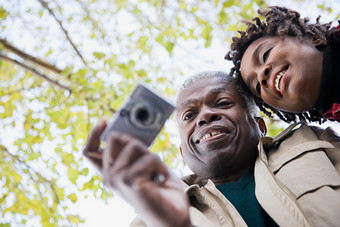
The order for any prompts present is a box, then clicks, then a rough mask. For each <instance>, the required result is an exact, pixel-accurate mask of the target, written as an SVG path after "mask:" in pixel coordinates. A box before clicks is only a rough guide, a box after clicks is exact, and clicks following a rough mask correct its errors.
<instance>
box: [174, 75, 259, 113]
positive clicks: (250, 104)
mask: <svg viewBox="0 0 340 227" xmlns="http://www.w3.org/2000/svg"><path fill="white" fill-rule="evenodd" d="M206 78H224V79H226V80H227V81H228V82H230V83H233V84H234V85H235V86H236V88H237V90H238V91H239V92H240V94H241V95H242V96H243V99H244V101H245V103H246V105H247V108H248V111H249V112H250V113H251V115H252V116H253V117H258V116H259V108H258V107H257V106H256V104H255V101H254V98H253V95H251V94H250V93H249V91H248V90H247V89H246V88H245V87H244V85H243V84H244V83H241V82H240V81H238V80H237V79H236V78H234V77H232V76H230V75H229V74H228V73H225V72H221V71H203V72H199V73H196V74H194V75H193V76H191V77H190V78H189V79H187V80H186V81H184V83H183V84H182V86H181V87H180V88H179V89H178V92H177V95H176V104H178V98H179V96H180V95H181V94H182V92H183V91H184V90H186V89H187V88H188V87H190V86H191V85H192V84H193V83H195V82H197V81H199V80H201V79H206Z"/></svg>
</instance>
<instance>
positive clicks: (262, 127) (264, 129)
mask: <svg viewBox="0 0 340 227" xmlns="http://www.w3.org/2000/svg"><path fill="white" fill-rule="evenodd" d="M257 124H258V126H259V128H260V131H261V135H262V136H265V135H266V134H267V126H266V123H265V122H264V120H263V118H262V117H258V118H257Z"/></svg>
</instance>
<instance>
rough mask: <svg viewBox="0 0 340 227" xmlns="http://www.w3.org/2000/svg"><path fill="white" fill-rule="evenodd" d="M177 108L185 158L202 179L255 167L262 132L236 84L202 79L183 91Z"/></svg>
mask: <svg viewBox="0 0 340 227" xmlns="http://www.w3.org/2000/svg"><path fill="white" fill-rule="evenodd" d="M177 105H178V109H177V112H176V114H177V123H178V126H179V131H180V136H181V149H182V155H183V158H184V160H185V162H186V163H187V164H188V166H189V168H190V169H191V170H192V171H193V172H194V173H195V174H197V175H198V176H199V177H201V179H204V178H213V177H219V175H221V176H224V175H225V174H231V173H232V172H233V171H234V172H237V171H239V169H242V168H244V167H245V166H248V167H249V166H250V165H252V164H254V161H255V158H256V156H257V148H256V147H257V144H258V141H259V137H260V133H259V129H258V126H257V122H256V120H255V119H254V118H253V117H252V116H251V114H250V113H249V112H248V110H247V108H246V103H245V101H244V99H243V96H242V95H241V94H240V93H239V91H238V90H237V89H236V87H235V85H234V84H232V83H230V82H229V83H228V82H227V81H226V79H224V78H217V77H215V78H204V79H200V80H198V81H196V82H194V83H193V84H192V85H190V86H189V87H188V88H186V89H185V90H184V91H183V92H182V94H181V95H180V96H179V98H178V102H177Z"/></svg>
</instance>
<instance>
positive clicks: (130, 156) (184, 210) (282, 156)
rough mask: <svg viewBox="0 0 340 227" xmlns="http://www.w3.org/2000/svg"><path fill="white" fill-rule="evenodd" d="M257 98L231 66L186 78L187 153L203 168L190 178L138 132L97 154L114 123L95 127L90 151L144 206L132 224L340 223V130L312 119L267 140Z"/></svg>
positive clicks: (182, 95) (183, 123)
mask: <svg viewBox="0 0 340 227" xmlns="http://www.w3.org/2000/svg"><path fill="white" fill-rule="evenodd" d="M247 97H248V96H247V95H246V93H245V92H244V91H243V89H242V87H240V86H239V85H238V83H236V81H235V80H234V79H233V78H232V77H230V76H228V75H227V74H225V73H222V72H203V73H199V74H198V75H196V76H194V77H193V78H192V79H190V80H189V81H187V82H186V83H184V85H183V87H182V89H181V90H180V91H179V94H178V98H177V106H178V109H177V110H176V119H177V124H178V127H179V132H180V136H181V149H180V151H181V154H182V156H183V158H184V161H185V162H186V163H187V164H188V166H189V168H190V169H191V170H192V171H193V172H194V174H193V175H191V176H187V177H185V178H183V182H185V183H183V182H181V181H180V180H179V179H178V178H177V177H175V176H174V175H173V174H171V172H170V171H169V170H168V169H167V168H166V166H165V165H164V164H162V162H161V161H160V160H159V158H157V157H156V156H155V155H153V154H151V153H150V152H148V150H147V147H146V146H145V145H144V144H143V143H142V142H140V141H138V140H137V139H134V138H132V137H131V136H128V135H121V134H118V133H112V134H111V135H110V137H109V140H108V143H107V145H106V147H105V150H104V151H103V157H102V158H101V157H98V158H97V156H98V145H99V135H100V134H101V132H102V131H103V130H104V128H105V122H103V123H101V124H100V125H99V126H97V127H96V128H95V129H94V130H93V132H92V133H91V135H90V137H89V140H88V143H87V146H86V147H85V150H84V155H85V156H87V157H88V158H89V159H90V160H91V161H92V162H93V163H94V164H95V165H96V166H97V167H98V169H99V170H101V172H102V174H103V178H104V184H105V185H107V186H108V187H110V188H111V189H113V190H115V191H116V192H117V193H118V194H120V195H121V196H122V197H123V198H124V199H125V200H126V201H127V202H129V203H130V204H131V205H132V206H133V207H134V208H135V209H136V211H137V212H138V213H139V214H140V217H141V219H138V220H135V221H134V222H133V223H132V226H145V225H144V223H145V224H146V225H147V226H246V225H250V226H275V225H280V226H282V225H283V226H284V225H287V226H302V225H305V226H312V225H316V226H322V225H324V226H336V225H337V224H338V223H340V217H339V215H338V214H339V213H340V206H339V204H340V177H339V171H340V166H339V165H340V139H339V137H338V136H336V135H335V134H334V132H332V131H331V130H330V129H327V130H325V131H322V130H321V129H312V128H310V127H308V126H307V125H305V124H303V125H302V126H301V127H300V128H299V129H297V130H295V131H294V132H291V131H292V128H293V127H290V128H288V129H287V130H286V131H284V132H283V133H282V134H280V135H279V136H278V137H276V138H274V139H272V138H269V137H262V138H261V139H260V137H261V133H262V134H264V133H265V132H266V126H265V124H264V121H263V120H262V119H261V118H258V117H257V116H256V111H255V108H254V103H253V101H252V100H250V99H249V98H247ZM259 140H260V143H259V146H258V148H257V144H258V141H259ZM324 140H328V141H329V142H326V141H324ZM335 167H336V168H335ZM155 176H164V179H163V181H155V180H154V179H155ZM183 185H184V188H185V194H184V193H183ZM255 185H256V187H255ZM188 198H189V200H188ZM142 220H143V221H142Z"/></svg>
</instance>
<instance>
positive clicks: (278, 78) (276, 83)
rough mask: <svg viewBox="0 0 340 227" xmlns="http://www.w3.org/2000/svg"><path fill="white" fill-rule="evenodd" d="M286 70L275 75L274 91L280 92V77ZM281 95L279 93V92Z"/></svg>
mask: <svg viewBox="0 0 340 227" xmlns="http://www.w3.org/2000/svg"><path fill="white" fill-rule="evenodd" d="M285 72H286V70H283V71H281V72H280V73H279V74H277V76H276V78H275V89H276V90H277V91H278V92H280V82H281V79H282V76H283V75H284V74H285ZM280 94H281V92H280Z"/></svg>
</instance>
